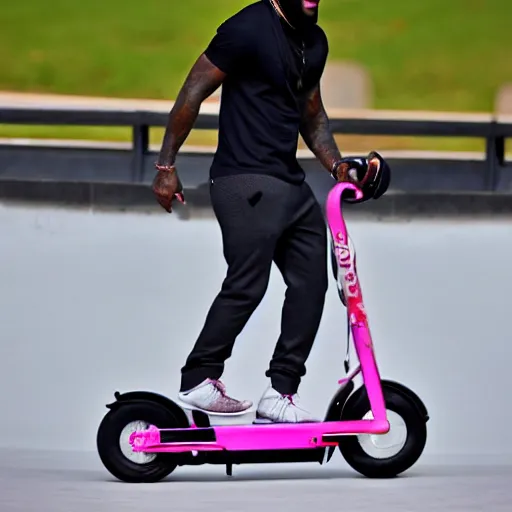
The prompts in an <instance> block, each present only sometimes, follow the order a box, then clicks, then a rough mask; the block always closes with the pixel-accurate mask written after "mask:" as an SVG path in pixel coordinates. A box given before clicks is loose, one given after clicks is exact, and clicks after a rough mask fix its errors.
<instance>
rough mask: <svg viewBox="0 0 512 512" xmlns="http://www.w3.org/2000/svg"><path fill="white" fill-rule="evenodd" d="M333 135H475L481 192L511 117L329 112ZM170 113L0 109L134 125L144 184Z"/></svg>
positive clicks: (492, 179) (45, 118) (499, 156)
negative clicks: (480, 147)
mask: <svg viewBox="0 0 512 512" xmlns="http://www.w3.org/2000/svg"><path fill="white" fill-rule="evenodd" d="M329 117H330V122H331V128H332V130H333V132H334V133H335V134H350V135H365V136H367V135H376V136H377V135H384V136H434V137H473V138H480V139H484V140H485V147H486V151H485V158H484V162H483V163H484V166H485V170H484V172H485V179H484V180H483V182H484V184H483V190H487V191H493V190H496V187H497V184H498V183H499V180H500V173H502V171H503V170H504V169H505V164H506V163H505V139H506V138H507V137H512V118H499V117H497V116H493V115H491V114H452V113H446V114H445V113H432V112H393V111H392V112H387V111H361V112H356V113H354V112H352V113H351V112H347V111H330V112H329ZM167 118H168V112H166V111H156V110H155V111H150V110H133V109H124V110H123V109H116V108H77V107H65V108H64V107H50V108H35V107H32V106H30V107H12V108H11V107H5V106H3V107H0V124H18V125H47V126H49V125H53V126H55V125H69V126H71V125H73V126H109V127H131V129H132V138H131V149H130V150H129V151H131V165H132V173H131V176H132V181H133V182H136V183H137V182H141V181H142V179H143V174H144V162H145V157H146V156H147V155H148V153H149V140H150V137H149V135H150V129H151V128H152V127H163V126H165V125H166V122H167ZM218 122H219V116H218V112H209V113H208V112H201V113H200V114H199V117H198V119H197V122H196V123H195V126H194V129H199V130H215V129H217V128H218Z"/></svg>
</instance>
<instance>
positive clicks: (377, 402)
mask: <svg viewBox="0 0 512 512" xmlns="http://www.w3.org/2000/svg"><path fill="white" fill-rule="evenodd" d="M346 190H352V191H353V192H354V193H355V196H356V199H361V198H362V196H363V193H362V191H361V190H360V189H359V188H358V187H356V186H355V185H353V184H351V183H338V184H337V185H335V186H334V187H333V188H332V190H331V191H330V192H329V195H328V197H327V204H326V214H327V222H328V225H329V229H330V231H331V235H332V239H333V244H334V253H335V256H336V263H337V265H338V267H339V269H340V271H341V273H342V284H343V293H344V296H345V301H346V307H347V310H348V321H349V326H350V329H351V330H352V338H353V340H354V346H355V349H356V352H357V356H358V359H359V362H360V364H361V373H362V374H363V379H364V382H365V385H366V388H367V390H368V395H369V396H368V398H369V401H370V405H371V409H372V412H373V417H374V418H375V419H376V420H381V419H382V420H384V419H386V411H385V405H384V397H383V394H382V389H381V386H380V375H379V370H378V367H377V362H376V360H375V355H374V351H373V343H372V338H371V334H370V328H369V325H368V317H367V315H366V311H365V307H364V303H363V294H362V291H361V286H360V283H359V279H358V276H357V269H356V263H355V255H354V254H351V250H350V243H349V236H348V232H347V226H346V224H345V220H344V218H343V212H342V200H341V199H342V194H343V193H344V192H345V191H346Z"/></svg>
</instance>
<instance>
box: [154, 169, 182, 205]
mask: <svg viewBox="0 0 512 512" xmlns="http://www.w3.org/2000/svg"><path fill="white" fill-rule="evenodd" d="M157 170H158V172H157V174H156V176H155V179H154V180H153V193H154V194H155V195H156V198H157V201H158V203H159V204H160V206H161V207H162V208H163V209H164V210H165V211H167V212H168V213H171V212H172V202H173V201H174V199H177V200H178V201H179V202H180V203H183V204H185V196H184V194H183V185H182V184H181V180H180V177H179V176H178V172H177V171H176V167H174V166H170V167H159V166H157Z"/></svg>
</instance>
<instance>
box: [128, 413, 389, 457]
mask: <svg viewBox="0 0 512 512" xmlns="http://www.w3.org/2000/svg"><path fill="white" fill-rule="evenodd" d="M389 428H390V427H389V422H388V421H387V420H356V421H332V422H321V423H299V424H258V425H254V424H249V425H235V426H219V427H205V428H196V427H190V428H180V429H158V428H156V427H154V426H151V427H149V428H148V429H147V430H145V431H141V432H134V433H132V434H131V436H130V444H131V445H132V448H133V450H134V451H137V452H146V453H151V452H154V453H157V452H171V453H179V452H189V451H218V450H228V451H251V450H296V449H307V448H323V447H329V446H335V445H336V444H337V443H338V441H339V438H340V436H346V435H359V434H386V433H387V432H389Z"/></svg>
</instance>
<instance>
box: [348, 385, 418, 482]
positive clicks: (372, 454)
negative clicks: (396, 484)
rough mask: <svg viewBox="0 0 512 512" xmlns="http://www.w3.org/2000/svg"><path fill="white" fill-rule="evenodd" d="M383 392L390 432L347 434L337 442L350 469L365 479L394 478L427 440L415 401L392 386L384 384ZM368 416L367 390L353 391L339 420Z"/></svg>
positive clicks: (407, 466) (415, 456)
mask: <svg viewBox="0 0 512 512" xmlns="http://www.w3.org/2000/svg"><path fill="white" fill-rule="evenodd" d="M383 394H384V401H385V403H386V410H387V413H388V420H389V423H390V426H391V428H390V431H389V432H388V433H387V434H382V435H357V436H347V437H344V438H343V439H342V440H341V441H340V442H339V444H338V446H339V449H340V452H341V454H342V456H343V457H344V458H345V460H346V461H347V463H348V464H349V465H350V466H351V467H352V469H354V470H355V471H357V472H358V473H361V474H362V475H364V476H366V477H368V478H393V477H396V476H398V475H399V474H401V473H403V472H405V471H407V470H408V469H410V468H411V467H412V466H413V465H414V464H415V463H416V462H417V460H418V459H419V458H420V456H421V454H422V453H423V450H424V448H425V445H426V442H427V427H426V421H425V417H424V416H423V415H422V413H421V411H420V410H419V409H418V407H417V404H416V403H415V402H414V401H413V400H412V399H411V398H410V397H408V396H407V395H406V394H404V393H401V392H400V391H397V390H396V389H393V388H389V387H386V386H383ZM371 418H372V414H371V409H370V403H369V401H368V396H367V394H366V392H356V393H354V395H352V396H351V397H350V399H349V400H348V401H347V403H346V405H345V407H344V409H343V413H342V420H360V419H371ZM386 445H387V447H386ZM390 445H391V446H390ZM386 448H387V450H388V451H387V452H386V451H385V450H386Z"/></svg>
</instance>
